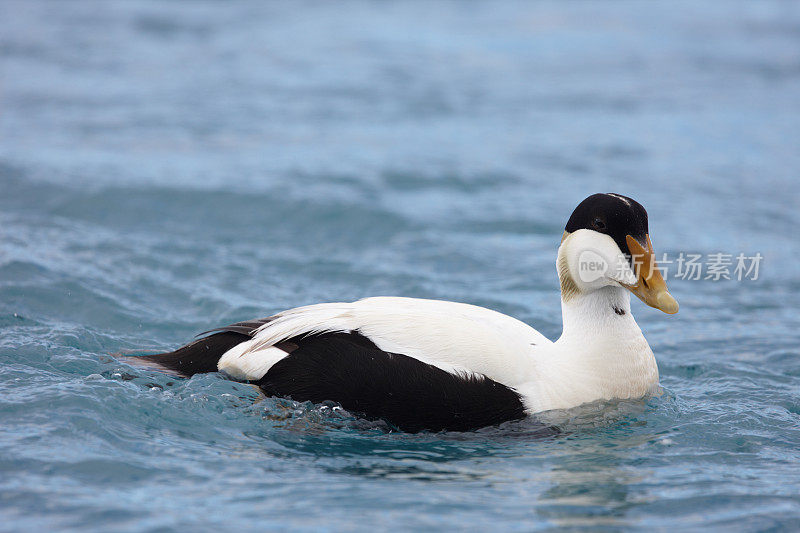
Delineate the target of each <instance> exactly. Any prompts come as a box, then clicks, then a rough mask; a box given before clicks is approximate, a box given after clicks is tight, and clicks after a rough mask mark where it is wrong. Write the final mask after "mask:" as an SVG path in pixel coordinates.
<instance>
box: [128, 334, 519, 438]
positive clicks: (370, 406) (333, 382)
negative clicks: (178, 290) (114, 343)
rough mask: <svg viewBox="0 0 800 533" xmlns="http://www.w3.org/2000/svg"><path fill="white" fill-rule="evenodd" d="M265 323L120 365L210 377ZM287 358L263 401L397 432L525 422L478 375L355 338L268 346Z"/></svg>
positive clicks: (506, 395)
mask: <svg viewBox="0 0 800 533" xmlns="http://www.w3.org/2000/svg"><path fill="white" fill-rule="evenodd" d="M269 320H271V318H268V319H263V320H254V321H247V322H239V323H237V324H233V325H231V326H228V327H225V328H219V329H217V330H212V331H218V333H213V334H212V335H209V336H207V337H203V338H202V339H198V340H195V341H193V342H191V343H189V344H187V345H186V346H183V347H181V348H178V349H177V350H175V351H173V352H167V353H163V354H155V355H145V356H139V357H135V358H128V360H135V362H136V363H137V364H142V363H144V364H145V366H153V367H155V368H159V369H161V370H165V371H168V372H171V373H174V374H177V375H180V376H184V377H190V376H192V375H194V374H198V373H205V372H216V371H217V363H218V362H219V359H220V358H221V357H222V355H223V354H224V353H225V352H226V351H228V350H230V349H231V348H233V347H234V346H236V345H237V344H239V343H242V342H245V341H247V340H250V339H251V338H252V335H253V334H254V333H255V330H256V329H258V327H260V326H261V325H263V324H264V323H266V322H267V321H269ZM276 346H277V347H279V348H281V349H283V350H285V351H286V352H287V353H288V355H287V356H286V357H285V358H284V359H282V360H280V361H278V362H277V363H276V364H274V365H273V366H272V368H270V369H269V371H268V372H267V373H266V374H265V375H264V377H263V378H262V379H261V380H259V381H258V382H257V385H258V386H260V387H261V389H262V390H263V391H264V392H265V393H266V394H267V395H269V396H280V397H286V398H291V399H293V400H296V401H301V402H305V401H310V402H313V403H319V402H323V401H327V400H331V401H335V402H338V403H340V404H341V405H342V406H343V407H344V408H345V409H347V410H348V411H351V412H353V413H355V414H359V415H363V416H365V417H366V418H371V419H383V420H386V421H387V422H389V423H390V424H392V425H394V426H396V427H397V428H399V429H401V430H403V431H409V432H417V431H422V430H429V431H440V430H454V431H468V430H472V429H477V428H481V427H485V426H491V425H495V424H499V423H501V422H505V421H508V420H518V419H521V418H524V417H525V409H524V406H523V404H522V401H521V399H520V396H519V395H518V394H517V393H516V392H515V391H514V390H513V389H511V388H509V387H506V386H505V385H502V384H500V383H498V382H496V381H493V380H491V379H489V378H486V377H484V376H476V375H474V374H466V375H457V374H452V373H450V372H446V371H444V370H441V369H439V368H437V367H435V366H432V365H429V364H426V363H423V362H421V361H419V360H417V359H414V358H413V357H409V356H407V355H402V354H396V353H390V352H385V351H383V350H381V349H380V348H378V347H377V346H376V345H375V343H373V342H372V341H371V340H369V339H368V338H367V337H365V336H363V335H361V334H359V333H358V332H349V333H322V334H316V335H309V336H299V337H294V338H292V339H288V340H286V341H284V342H281V343H279V344H278V345H276Z"/></svg>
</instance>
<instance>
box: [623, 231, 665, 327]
mask: <svg viewBox="0 0 800 533" xmlns="http://www.w3.org/2000/svg"><path fill="white" fill-rule="evenodd" d="M645 237H647V248H644V247H643V246H642V245H641V244H639V241H637V240H636V239H634V238H633V237H632V236H630V235H628V236H626V237H625V240H626V241H627V243H628V249H629V250H630V252H631V258H632V260H633V266H634V272H635V273H636V278H637V280H638V281H637V283H636V285H625V288H627V289H628V290H629V291H631V292H632V293H633V294H635V295H636V296H638V297H639V299H640V300H641V301H643V302H644V303H646V304H647V305H649V306H650V307H655V308H656V309H660V310H661V311H664V312H665V313H669V314H670V315H673V314H675V313H677V312H678V302H677V301H676V300H675V298H673V297H672V295H671V294H670V293H669V291H668V290H667V284H666V283H665V282H664V278H663V277H662V276H661V272H660V271H659V270H658V268H657V267H658V265H656V255H655V252H653V244H652V243H651V242H650V235H646V236H645Z"/></svg>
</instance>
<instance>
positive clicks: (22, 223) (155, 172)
mask: <svg viewBox="0 0 800 533" xmlns="http://www.w3.org/2000/svg"><path fill="white" fill-rule="evenodd" d="M0 61H1V63H0V66H1V69H2V70H0V186H1V187H2V192H1V193H0V428H2V429H1V430H0V524H2V525H0V530H4V531H5V530H8V531H30V530H34V529H37V528H38V529H44V530H50V529H59V530H80V531H85V530H96V531H109V530H115V531H131V532H133V531H135V532H139V531H156V530H158V531H173V530H174V531H177V530H184V531H185V530H196V531H210V530H220V529H221V528H222V529H246V530H255V529H258V530H281V529H295V530H306V531H317V530H320V529H324V530H325V529H326V530H357V531H371V530H373V529H375V528H393V529H415V530H442V531H452V530H458V529H466V530H474V531H479V530H480V531H484V530H486V529H487V528H492V529H493V530H496V531H506V530H521V531H530V530H541V529H548V528H552V527H558V526H566V527H569V528H574V529H579V528H584V527H585V528H605V529H608V530H633V529H652V528H656V529H660V530H672V529H676V528H678V529H680V528H687V527H688V528H698V527H701V526H706V527H713V528H715V529H718V530H729V529H730V528H731V527H733V526H734V525H735V526H736V527H737V528H740V529H743V530H751V531H754V530H768V529H797V528H799V527H800V497H799V496H798V495H799V494H800V357H798V355H800V353H799V352H800V349H798V346H799V345H800V313H798V305H797V298H798V295H800V269H798V267H797V262H796V261H797V258H798V257H800V240H799V239H798V237H797V235H798V231H797V228H798V226H800V209H798V207H800V193H798V187H797V185H798V171H800V143H799V142H798V140H799V139H800V4H798V3H797V2H745V3H718V2H709V3H702V2H684V3H675V2H668V3H659V4H655V3H638V2H635V3H628V2H614V3H600V2H590V3H583V2H569V3H561V2H543V3H536V4H533V3H527V2H525V3H513V2H509V3H491V4H490V3H482V2H465V3H421V2H412V3H383V2H376V3H340V2H336V3H327V4H297V3H271V4H266V3H265V4H261V3H235V4H233V3H231V4H229V3H216V2H180V3H177V2H176V3H162V2H143V1H133V0H131V1H122V2H116V3H114V2H102V3H101V2H81V1H72V2H47V3H39V2H11V1H6V2H3V3H2V6H0ZM598 191H616V192H620V193H624V194H627V195H629V196H632V197H634V198H636V199H637V200H639V201H640V202H642V203H643V204H644V205H645V206H646V207H647V209H648V211H649V213H650V217H651V225H650V230H651V232H650V233H651V235H652V238H653V243H654V246H655V248H656V250H657V252H659V253H662V252H666V253H668V254H671V255H677V254H679V253H681V252H687V253H689V252H691V253H700V254H710V253H716V252H723V253H731V254H738V253H740V252H742V253H745V254H747V255H752V254H755V253H761V254H762V255H763V257H764V259H763V262H762V263H761V265H760V273H759V274H760V275H759V278H758V280H755V281H753V280H745V281H736V280H731V281H718V282H714V281H712V280H700V281H693V280H680V279H674V278H670V279H669V280H668V282H669V285H670V287H671V290H672V292H673V294H674V295H675V296H676V298H677V299H678V301H679V302H680V303H681V311H680V313H679V314H678V315H676V316H674V317H670V316H667V315H664V314H662V313H659V312H658V311H655V310H652V309H649V308H645V307H644V306H643V305H642V304H640V303H638V302H634V304H633V305H634V313H635V314H636V317H637V319H638V321H639V323H640V325H641V326H642V328H643V330H644V332H645V335H646V336H647V338H648V340H649V342H650V345H651V346H652V348H653V350H654V352H655V353H656V357H657V359H658V361H659V369H660V372H661V382H662V385H663V388H664V391H663V394H661V395H660V396H657V397H654V398H652V399H648V400H637V401H630V402H618V403H615V402H610V403H605V404H598V405H591V406H586V407H583V408H579V409H576V410H574V411H572V412H569V413H565V414H564V417H563V422H562V423H560V426H559V427H560V429H561V433H559V434H558V435H549V436H548V435H546V434H542V433H541V432H540V431H538V429H537V426H536V425H535V424H534V423H532V422H520V423H514V424H509V425H506V426H503V427H499V428H490V429H486V430H482V431H478V432H474V433H461V434H446V433H445V434H419V435H406V434H398V433H390V432H387V431H386V428H385V427H383V426H381V425H380V424H375V423H367V422H365V421H360V420H358V419H355V418H353V417H352V416H350V415H348V414H347V413H345V412H342V411H340V410H336V409H333V407H332V406H331V405H323V406H312V405H298V404H293V403H291V402H289V401H279V400H274V399H267V400H263V399H261V398H260V397H259V395H258V393H257V392H256V391H255V390H253V389H252V388H251V387H250V386H248V385H242V384H237V383H233V382H230V381H226V380H225V379H222V378H221V377H220V376H219V375H214V374H208V375H202V376H195V377H194V378H192V379H188V380H182V379H175V378H170V377H168V376H163V375H159V374H155V373H152V372H148V371H144V370H141V369H136V368H133V367H130V366H128V365H126V364H124V363H120V362H117V361H115V360H114V359H113V358H111V357H109V356H108V354H109V353H112V352H117V351H120V350H128V349H139V348H146V349H153V350H166V349H171V348H174V347H176V346H178V345H180V344H182V343H184V342H185V341H187V340H189V339H191V338H192V336H193V335H194V334H196V333H198V332H200V331H204V330H207V329H210V328H212V327H215V326H219V325H223V324H227V323H231V322H233V321H237V320H242V319H248V318H252V317H257V316H266V315H269V314H271V313H273V312H275V311H278V310H281V309H285V308H288V307H293V306H297V305H303V304H308V303H314V302H319V301H334V300H354V299H357V298H361V297H365V296H369V295H382V294H391V295H404V296H416V297H429V298H442V299H449V300H458V301H466V302H471V303H475V304H479V305H484V306H488V307H491V308H493V309H497V310H499V311H502V312H505V313H508V314H511V315H514V316H517V317H519V318H521V319H522V320H525V321H526V322H528V323H530V324H532V325H533V326H535V327H536V328H537V329H539V330H540V331H542V332H543V333H544V334H545V335H548V336H549V337H551V338H555V337H557V336H558V335H559V333H560V307H559V297H558V283H557V279H556V275H555V267H554V257H555V250H556V247H557V245H558V243H559V239H560V237H561V231H562V228H563V225H564V223H565V222H566V218H567V217H568V216H569V213H570V212H571V210H572V208H573V207H574V206H575V205H576V204H577V203H578V202H579V201H580V200H581V199H583V198H584V197H585V196H587V195H588V194H591V193H594V192H598Z"/></svg>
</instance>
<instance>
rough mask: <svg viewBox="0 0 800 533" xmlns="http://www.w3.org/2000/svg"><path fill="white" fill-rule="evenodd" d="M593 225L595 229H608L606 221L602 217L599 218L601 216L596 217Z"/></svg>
mask: <svg viewBox="0 0 800 533" xmlns="http://www.w3.org/2000/svg"><path fill="white" fill-rule="evenodd" d="M592 226H594V229H598V230H601V231H602V230H604V229H606V223H605V222H603V221H602V219H599V218H596V219H594V220H593V221H592Z"/></svg>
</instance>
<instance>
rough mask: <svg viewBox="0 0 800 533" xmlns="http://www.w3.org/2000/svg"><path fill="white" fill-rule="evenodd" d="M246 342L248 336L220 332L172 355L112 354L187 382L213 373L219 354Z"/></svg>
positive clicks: (191, 343)
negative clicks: (196, 375)
mask: <svg viewBox="0 0 800 533" xmlns="http://www.w3.org/2000/svg"><path fill="white" fill-rule="evenodd" d="M250 338H251V337H250V335H246V334H244V333H237V332H233V331H223V332H221V333H214V334H213V335H209V336H208V337H203V338H202V339H197V340H196V341H192V342H190V343H189V344H187V345H185V346H181V347H180V348H178V349H177V350H175V351H173V352H165V353H158V354H151V355H138V356H130V355H122V354H115V356H116V357H117V358H118V359H122V360H124V361H125V362H126V363H130V364H132V365H135V366H140V367H145V368H149V369H152V370H158V371H161V372H166V373H168V374H173V375H176V376H180V377H187V378H188V377H191V376H193V375H195V374H203V373H206V372H216V371H217V363H218V362H219V360H220V358H221V357H222V354H224V353H225V352H227V351H228V350H230V349H231V348H233V347H234V346H236V345H237V344H240V343H242V342H245V341H248V340H250Z"/></svg>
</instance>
